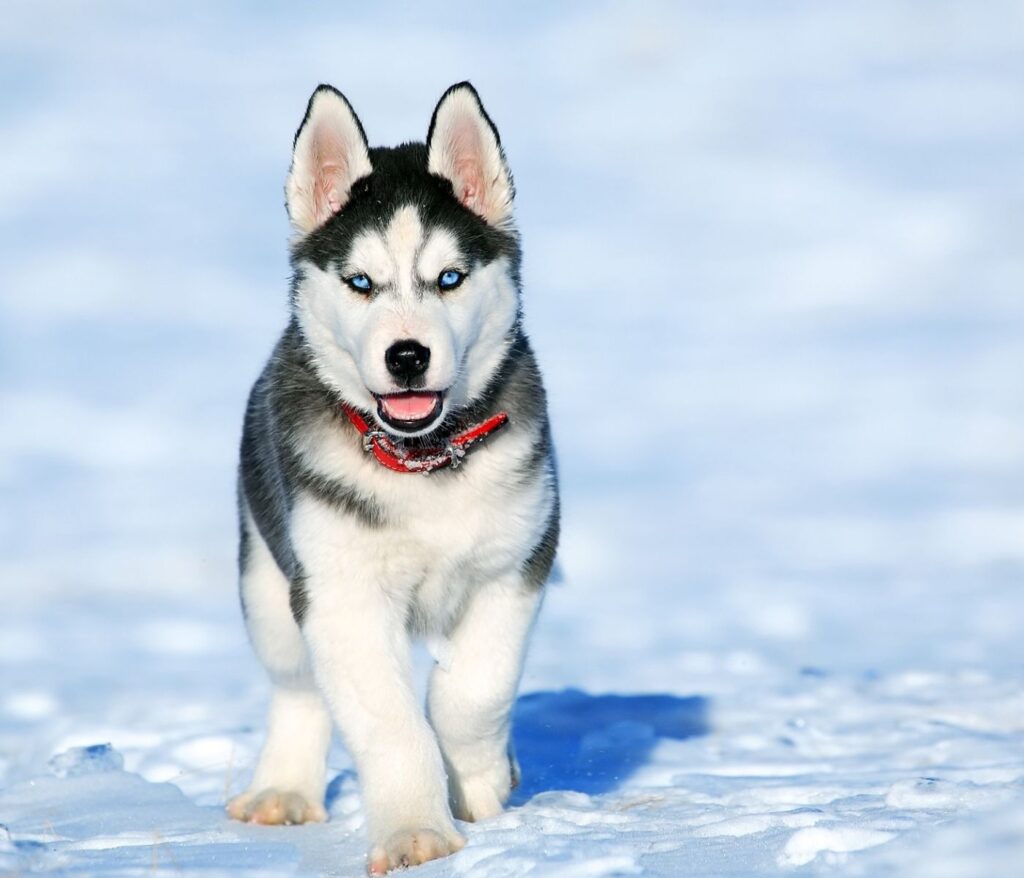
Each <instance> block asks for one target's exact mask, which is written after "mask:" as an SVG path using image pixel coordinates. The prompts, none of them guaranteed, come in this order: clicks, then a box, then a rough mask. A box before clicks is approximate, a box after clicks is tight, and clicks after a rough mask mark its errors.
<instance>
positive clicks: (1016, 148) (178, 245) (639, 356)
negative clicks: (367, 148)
mask: <svg viewBox="0 0 1024 878" xmlns="http://www.w3.org/2000/svg"><path fill="white" fill-rule="evenodd" d="M1022 46H1024V11H1022V7H1021V5H1020V4H1019V3H1018V2H1000V0H993V2H988V3H985V4H974V3H967V2H963V3H945V2H936V3H920V2H892V0H886V2H866V3H858V4H824V3H816V2H786V3H781V4H774V3H773V4H765V3H760V2H756V0H747V2H726V3H703V2H694V3H662V4H658V3H638V4H634V3H630V4H609V3H595V4H548V3H541V2H526V3H517V4H508V5H507V6H505V7H502V8H499V7H496V6H495V7H492V6H485V5H482V4H478V3H469V2H462V3H452V4H445V5H444V6H437V5H434V4H409V5H407V6H404V5H391V4H382V5H376V4H374V5H373V6H372V9H371V8H370V7H369V5H367V4H360V5H359V6H358V8H357V9H356V8H353V9H351V10H348V9H346V7H345V5H344V4H338V3H323V4H301V5H300V4H294V5H285V4H269V3H257V4H251V3H240V2H239V3H231V2H227V3H218V4H205V3H182V4H177V3H176V4H144V5H141V6H140V5H138V4H123V5H122V4H116V3H103V4H84V3H83V4H80V3H67V4H48V3H13V4H10V3H8V4H6V5H5V9H4V13H3V21H2V23H0V670H2V673H3V675H4V676H5V677H6V679H7V680H8V681H9V682H7V683H6V684H5V686H4V687H3V689H0V780H2V779H3V777H4V774H5V772H6V774H7V776H8V778H9V779H13V778H15V777H17V776H20V775H22V774H27V773H31V770H32V768H31V767H32V766H34V765H38V764H39V761H40V760H43V759H44V758H46V757H48V756H49V754H50V753H52V752H53V751H54V749H59V747H60V746H63V745H67V744H69V743H75V742H78V743H86V742H89V741H92V740H99V739H109V738H110V737H112V736H114V734H115V732H116V735H118V736H120V737H119V738H118V740H119V741H120V746H121V748H122V749H123V750H125V752H127V753H129V756H130V759H129V762H130V765H131V766H133V767H141V768H145V769H146V770H147V771H148V772H149V773H148V774H147V777H152V778H154V779H166V778H167V777H179V776H180V773H181V772H182V771H187V770H188V767H189V765H191V764H193V763H194V764H195V765H201V764H204V762H203V761H204V760H208V761H209V760H210V759H217V758H222V755H223V754H222V751H223V749H224V747H226V746H227V745H226V744H223V742H222V743H221V745H216V746H215V745H210V746H211V747H212V750H204V749H203V747H199V749H198V750H196V752H195V753H192V755H191V756H190V755H189V754H190V752H191V751H189V750H188V747H189V746H193V745H192V744H189V743H188V741H185V742H184V743H181V744H180V746H179V745H177V744H175V745H174V746H171V745H168V747H167V748H164V749H162V750H159V755H158V756H153V755H152V754H153V752H154V750H153V748H154V746H155V743H156V742H161V741H164V742H166V741H167V740H169V739H168V738H167V736H168V735H171V736H172V737H173V729H174V728H176V727H177V726H176V724H181V723H189V722H192V723H195V722H200V723H202V722H206V721H207V718H209V717H212V716H214V713H213V711H214V710H215V709H219V710H220V711H221V712H220V713H218V714H216V716H217V717H219V719H218V720H217V721H218V722H220V723H221V726H222V727H227V726H230V725H231V724H232V723H237V722H238V717H239V716H241V717H245V718H252V719H253V721H254V722H258V717H259V714H260V711H261V710H262V703H263V702H262V699H263V698H264V697H265V686H264V683H263V681H262V679H261V678H260V676H259V672H258V670H257V667H256V665H255V663H254V661H253V660H252V659H251V658H250V657H249V655H248V651H247V646H246V644H245V638H244V633H243V630H242V626H241V620H240V617H239V613H238V611H237V604H236V597H235V570H234V558H235V522H234V493H233V492H234V487H233V482H234V468H235V459H236V446H237V441H238V437H239V425H240V417H241V413H242V410H243V406H244V401H245V396H246V393H247V391H248V388H249V385H250V384H251V382H252V380H253V379H254V377H255V376H256V375H257V373H258V371H259V370H260V368H261V366H262V363H263V360H264V358H265V357H266V355H267V354H268V352H269V350H270V347H271V345H272V344H273V342H274V340H275V337H276V335H277V334H278V333H279V331H280V330H281V328H282V327H283V325H284V321H285V319H286V290H287V284H288V277H289V269H288V262H287V252H286V239H287V236H288V233H289V230H288V225H287V220H286V215H285V211H284V207H283V196H282V186H283V181H284V175H285V172H286V170H287V167H288V164H289V158H290V149H291V142H292V137H293V134H294V131H295V128H296V127H297V125H298V123H299V121H300V119H301V117H302V113H303V109H304V107H305V103H306V100H307V98H308V96H309V94H310V92H311V91H312V89H313V88H314V87H315V86H316V84H317V83H319V82H330V83H332V84H334V85H335V86H337V87H338V88H340V89H341V90H342V91H344V93H345V94H346V95H347V96H348V98H349V99H350V101H351V102H352V104H353V106H354V107H355V109H356V111H357V112H358V113H359V115H360V117H361V119H362V121H363V124H364V126H365V128H366V131H367V133H368V136H369V138H370V140H371V142H372V143H375V144H393V143H397V142H400V141H403V140H418V139H423V137H424V136H425V133H426V128H427V123H428V121H429V117H430V113H431V111H432V109H433V107H434V104H435V102H436V100H437V99H438V97H439V96H440V95H441V93H442V92H443V91H444V89H445V88H446V87H447V86H448V85H450V84H451V83H453V82H455V81H458V80H461V79H467V78H468V79H470V80H472V81H473V83H474V84H475V85H476V87H477V88H478V90H479V91H480V93H481V95H482V97H483V100H484V103H485V105H486V107H487V110H488V112H489V113H490V115H491V116H492V117H493V119H494V120H495V122H496V124H497V125H498V127H499V129H500V132H501V136H502V140H503V143H504V145H505V148H506V152H507V155H508V158H509V161H510V164H511V167H512V170H513V173H514V174H515V179H516V184H517V191H518V197H517V212H518V218H519V224H520V228H521V230H522V234H523V241H524V248H525V273H524V299H525V311H526V323H527V328H528V331H529V333H530V335H531V336H532V338H533V340H534V343H535V345H536V348H537V351H538V354H539V358H540V361H541V363H542V366H543V368H544V369H545V373H546V377H547V383H548V388H549V392H550V401H551V410H552V418H553V422H554V428H555V435H556V442H557V448H558V453H559V460H560V465H561V474H562V480H563V493H564V539H563V544H562V548H561V552H560V566H561V570H562V581H561V582H560V583H559V584H557V585H555V586H553V587H552V589H551V592H550V595H549V599H548V604H547V607H546V609H545V614H544V616H543V618H542V621H541V624H540V626H539V628H538V631H537V635H536V647H535V650H534V652H533V654H532V656H531V660H530V664H529V666H528V669H527V674H526V678H525V681H524V688H525V689H533V688H540V687H551V688H561V687H565V686H579V687H584V688H592V689H594V688H596V689H600V690H606V691H613V690H617V691H675V692H679V693H686V692H692V691H702V692H705V693H708V694H711V695H715V694H716V693H719V692H725V691H726V690H728V688H729V687H730V686H731V685H732V683H731V682H730V681H731V680H733V679H734V678H736V677H742V676H743V675H744V674H756V673H759V672H763V671H765V669H779V668H784V669H787V673H788V671H789V670H794V671H795V670H796V669H799V668H811V669H814V668H818V669H825V670H827V671H842V670H846V671H850V672H856V673H868V674H870V673H873V672H876V671H878V670H879V669H881V670H886V669H895V668H910V667H913V668H919V669H932V670H936V671H943V672H945V671H954V670H957V669H962V668H985V669H988V670H995V671H998V670H1000V669H1002V670H1011V669H1014V668H1016V669H1019V668H1020V665H1021V662H1022V660H1024V647H1022V641H1021V626H1022V622H1024V597H1022V591H1021V577H1022V573H1024V481H1022V479H1021V467H1022V464H1024V394H1022V390H1021V375H1022V368H1024V295H1022V286H1024V250H1022V247H1021V241H1022V233H1024V149H1022V146H1021V144H1022V143H1024V100H1022V98H1021V96H1022V94H1024V51H1022ZM5 693H6V694H5ZM157 695H159V699H158V703H157V701H155V700H154V699H155V696H157ZM4 699H6V700H4ZM225 704H226V705H228V706H229V707H230V710H231V712H232V716H230V717H227V716H226V715H225V713H224V705H225ZM211 721H212V720H211ZM111 729H115V732H112V731H111ZM104 734H106V738H101V737H100V736H102V735H104ZM189 740H191V739H189ZM218 740H219V739H218ZM252 740H253V741H254V742H255V741H258V734H257V735H256V736H255V737H253V739H252ZM217 746H220V747H221V750H217ZM175 747H178V748H179V749H178V750H175V749H174V748H175ZM194 749H195V748H194ZM179 751H180V752H179ZM211 753H213V756H211ZM131 754H135V755H134V756H131ZM175 754H177V755H175ZM217 754H221V755H220V756H218V755H217ZM132 760H134V761H132ZM147 760H149V761H147ZM190 760H192V762H191V763H190ZM183 766H184V768H183ZM176 772H177V774H176ZM216 786H217V784H216V783H213V782H211V784H209V785H207V786H204V787H202V790H200V789H199V787H197V788H196V789H197V791H199V792H202V791H206V792H208V793H209V795H210V801H213V798H214V792H216ZM184 788H185V789H186V791H188V789H189V787H188V785H187V782H186V783H185V784H184Z"/></svg>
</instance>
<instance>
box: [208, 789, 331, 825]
mask: <svg viewBox="0 0 1024 878" xmlns="http://www.w3.org/2000/svg"><path fill="white" fill-rule="evenodd" d="M227 811H228V816H229V817H232V818H234V819H235V820H241V821H243V822H245V823H260V824H263V825H264V826H293V825H296V824H299V823H323V822H324V821H325V820H326V819H327V811H325V810H324V806H323V805H320V804H317V803H314V802H310V801H308V800H307V799H306V798H305V797H304V796H302V795H301V794H299V793H292V792H287V791H285V790H275V789H269V790H261V791H260V792H258V793H253V792H251V791H250V792H246V793H242V794H241V795H240V796H235V797H234V798H233V799H232V800H231V801H230V802H228V807H227Z"/></svg>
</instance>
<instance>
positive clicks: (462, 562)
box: [292, 422, 554, 633]
mask: <svg viewBox="0 0 1024 878" xmlns="http://www.w3.org/2000/svg"><path fill="white" fill-rule="evenodd" d="M535 441H536V435H535V434H534V435H531V433H530V432H529V431H527V430H517V429H515V428H514V427H510V428H508V430H507V431H506V432H505V433H504V434H503V435H501V436H500V439H496V440H495V441H494V442H492V443H490V444H488V445H485V446H483V447H481V448H478V449H477V450H475V451H473V452H472V453H471V455H470V456H469V458H467V460H466V461H465V463H464V465H463V468H462V469H460V470H459V471H458V472H457V473H451V472H445V471H441V472H437V473H433V474H430V475H419V474H409V475H406V474H396V473H393V472H390V471H388V470H386V469H384V468H383V467H378V466H376V465H374V464H373V463H369V465H368V461H367V459H366V457H365V456H364V452H363V451H362V450H361V448H360V446H359V445H358V443H356V442H353V441H352V436H351V435H349V434H348V433H347V432H342V431H339V430H338V429H337V427H336V425H333V424H331V423H330V422H325V423H324V424H322V425H320V426H319V427H318V428H317V429H315V430H313V431H311V432H310V433H309V434H307V438H306V441H305V443H304V444H303V447H302V448H301V452H302V455H303V457H304V458H305V460H306V462H307V464H308V465H310V466H311V467H312V468H313V469H314V470H315V471H316V472H318V473H321V474H322V475H324V476H325V477H327V478H334V479H338V480H341V481H343V482H344V483H345V484H346V485H348V486H351V487H352V488H353V489H354V490H355V491H357V492H358V494H359V495H360V497H361V498H362V499H363V500H365V501H366V502H368V503H372V504H374V505H375V506H376V507H377V508H378V509H379V510H380V511H381V512H382V513H383V515H382V517H383V519H384V520H385V523H384V524H383V525H382V526H379V527H370V526H367V524H366V523H364V522H362V521H360V520H359V519H358V518H357V517H354V516H352V515H351V514H348V513H346V512H344V511H342V510H338V509H336V508H333V507H332V506H331V505H329V504H328V503H326V502H325V501H323V500H319V499H316V498H313V497H302V498H300V500H299V501H298V502H297V503H296V505H295V508H294V510H293V516H292V537H293V541H294V544H295V548H296V551H297V554H298V556H299V560H300V562H301V563H302V564H303V566H304V567H306V568H307V571H308V570H309V567H310V565H314V566H317V567H320V566H321V565H329V567H328V569H332V570H335V571H336V576H332V577H330V578H327V579H325V578H324V577H323V575H322V574H323V570H322V569H321V570H320V571H319V572H320V574H321V575H320V576H318V577H317V578H318V580H319V582H320V584H319V585H318V588H319V589H321V590H323V589H325V588H339V589H345V588H350V587H353V585H354V586H355V587H361V586H363V587H365V586H370V587H372V586H374V585H376V586H379V587H380V588H382V589H384V590H385V591H386V592H387V594H388V595H389V597H390V598H391V599H392V600H394V601H395V602H396V603H397V604H399V605H400V606H402V607H404V609H405V611H406V616H407V619H408V621H409V624H410V625H411V626H412V627H414V628H415V629H417V630H419V631H421V632H424V633H444V632H445V631H446V630H447V629H448V627H449V626H450V625H451V623H452V622H453V621H454V620H455V619H456V618H458V615H459V613H460V611H461V608H462V607H463V606H464V605H465V602H466V599H467V597H468V595H469V594H470V593H471V592H472V590H473V588H474V587H475V586H478V585H483V584H486V583H487V582H490V581H494V580H496V579H499V578H501V577H504V576H507V575H509V574H512V573H514V572H515V571H516V570H518V569H521V567H522V565H523V564H524V562H525V561H526V559H527V558H528V557H529V555H530V552H531V551H532V548H533V547H534V546H536V545H537V542H538V541H539V539H540V537H541V535H542V533H543V531H544V527H545V526H546V523H547V520H548V517H549V514H550V512H551V506H552V503H553V502H554V491H553V488H552V484H551V479H550V475H549V473H548V472H547V470H541V471H540V472H538V473H535V474H533V475H532V476H530V475H528V474H527V473H525V472H524V468H523V462H524V461H525V460H526V459H527V458H528V457H529V456H530V453H531V451H532V448H533V446H534V444H535ZM353 580H359V582H358V583H357V584H356V583H353V582H352V581H353ZM324 597H327V596H326V595H321V598H324ZM328 600H329V598H328Z"/></svg>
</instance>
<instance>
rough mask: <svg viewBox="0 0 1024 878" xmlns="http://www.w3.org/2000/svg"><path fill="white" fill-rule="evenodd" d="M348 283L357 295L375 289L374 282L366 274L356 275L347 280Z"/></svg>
mask: <svg viewBox="0 0 1024 878" xmlns="http://www.w3.org/2000/svg"><path fill="white" fill-rule="evenodd" d="M345 283H347V284H348V285H349V286H350V287H352V289H354V290H355V291H356V292H357V293H368V292H370V290H372V289H373V282H372V281H371V280H370V279H369V278H368V277H367V276H366V275H365V274H354V275H352V277H347V278H345Z"/></svg>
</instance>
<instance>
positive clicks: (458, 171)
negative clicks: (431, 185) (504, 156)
mask: <svg viewBox="0 0 1024 878" xmlns="http://www.w3.org/2000/svg"><path fill="white" fill-rule="evenodd" d="M449 137H450V140H449V150H450V152H451V156H452V168H451V172H452V177H453V178H454V179H455V181H457V185H456V186H455V194H456V195H457V196H458V198H459V200H460V201H461V202H462V203H463V204H464V205H466V207H468V208H469V209H470V210H474V211H476V212H477V213H483V209H484V202H485V200H486V194H485V193H484V172H483V143H482V142H481V140H480V132H479V131H478V130H477V128H476V125H475V124H474V122H473V121H472V120H470V119H460V120H459V121H458V122H457V123H456V124H455V125H454V126H453V127H452V131H451V134H450V135H449Z"/></svg>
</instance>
